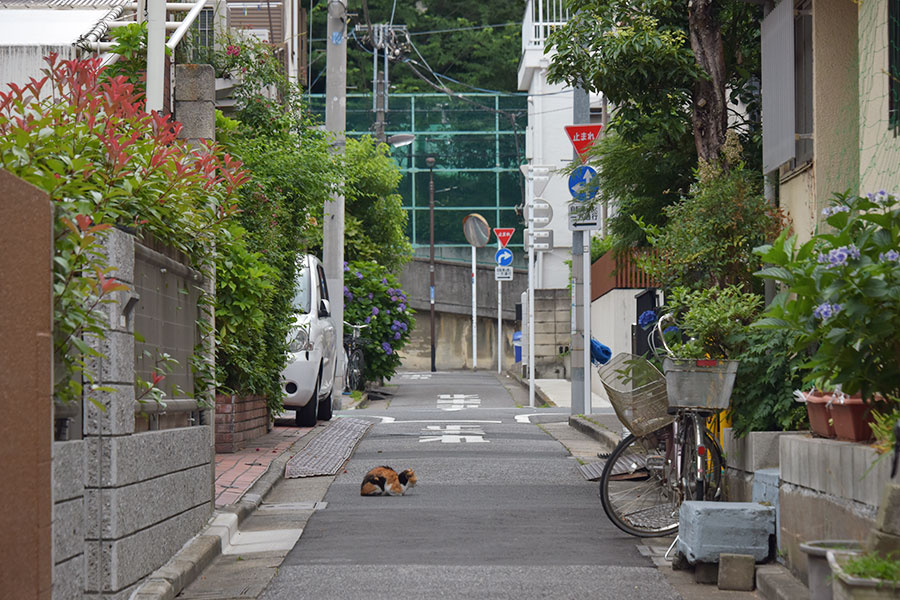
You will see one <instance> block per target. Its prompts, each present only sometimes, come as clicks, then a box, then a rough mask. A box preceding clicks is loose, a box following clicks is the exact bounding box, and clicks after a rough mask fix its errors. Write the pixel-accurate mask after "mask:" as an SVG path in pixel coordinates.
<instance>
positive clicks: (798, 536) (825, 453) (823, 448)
mask: <svg viewBox="0 0 900 600" xmlns="http://www.w3.org/2000/svg"><path fill="white" fill-rule="evenodd" d="M779 441H780V456H781V473H780V475H781V487H780V489H779V499H778V500H779V508H780V519H779V521H780V532H779V533H780V536H779V538H780V549H781V552H782V553H783V556H784V558H785V562H786V563H787V564H788V566H789V567H790V568H791V570H792V571H794V573H795V574H797V575H798V576H799V577H800V578H801V579H802V580H803V581H806V580H807V569H808V567H807V560H806V555H805V554H804V553H803V552H802V551H800V544H801V543H802V542H806V541H811V540H823V539H849V540H857V541H860V542H864V541H865V539H866V537H867V536H868V534H869V532H870V530H871V529H872V527H873V526H874V524H875V517H876V514H877V510H878V506H879V503H880V500H881V494H882V490H883V489H884V487H885V485H886V484H887V483H888V482H889V476H890V461H887V460H880V461H877V462H876V459H877V458H879V455H878V454H877V453H876V452H875V450H874V449H872V448H871V447H869V446H867V445H864V444H854V443H851V442H841V441H837V440H826V439H820V438H813V437H810V436H809V435H785V436H782V437H781V438H780V440H779Z"/></svg>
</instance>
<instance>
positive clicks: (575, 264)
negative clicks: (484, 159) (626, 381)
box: [569, 88, 591, 415]
mask: <svg viewBox="0 0 900 600" xmlns="http://www.w3.org/2000/svg"><path fill="white" fill-rule="evenodd" d="M573 104H574V106H573V115H572V116H573V121H574V122H575V123H576V124H578V123H589V122H590V99H589V97H588V93H587V90H584V89H581V88H576V89H575V92H574V103H573ZM574 154H575V156H574V158H575V160H580V159H579V157H578V153H577V152H575V153H574ZM584 238H585V235H584V232H583V231H573V232H572V315H571V319H572V332H571V341H570V343H569V358H570V361H571V362H570V363H569V368H570V369H571V372H572V388H571V390H572V391H571V393H572V398H571V407H572V414H573V415H577V414H582V413H583V414H590V412H591V406H590V404H589V403H586V402H585V398H590V395H588V394H590V389H591V371H590V343H591V340H590V338H588V339H585V336H584V332H585V331H586V330H587V328H589V327H590V318H591V317H590V303H588V305H587V306H585V303H584V298H585V290H584V282H585V277H584V271H585V261H587V269H590V262H591V255H590V249H589V250H588V254H587V258H585V254H584ZM588 238H590V236H588ZM586 359H587V365H588V366H587V367H585V364H586V363H585V361H586Z"/></svg>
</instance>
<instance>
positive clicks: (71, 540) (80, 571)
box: [52, 440, 86, 599]
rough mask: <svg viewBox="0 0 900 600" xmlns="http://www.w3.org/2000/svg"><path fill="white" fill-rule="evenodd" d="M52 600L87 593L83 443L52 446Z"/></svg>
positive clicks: (65, 443)
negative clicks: (85, 581) (85, 588)
mask: <svg viewBox="0 0 900 600" xmlns="http://www.w3.org/2000/svg"><path fill="white" fill-rule="evenodd" d="M52 451H53V575H52V580H53V596H52V597H53V598H54V599H65V598H78V597H80V596H81V595H82V594H83V591H84V558H85V552H84V527H85V517H86V514H85V508H84V467H85V464H84V442H83V441H81V440H77V441H71V442H54V443H53V450H52Z"/></svg>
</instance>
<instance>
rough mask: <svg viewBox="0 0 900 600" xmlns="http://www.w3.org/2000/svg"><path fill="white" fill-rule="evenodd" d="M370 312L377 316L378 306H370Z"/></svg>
mask: <svg viewBox="0 0 900 600" xmlns="http://www.w3.org/2000/svg"><path fill="white" fill-rule="evenodd" d="M372 314H373V315H375V316H378V307H377V306H373V307H372Z"/></svg>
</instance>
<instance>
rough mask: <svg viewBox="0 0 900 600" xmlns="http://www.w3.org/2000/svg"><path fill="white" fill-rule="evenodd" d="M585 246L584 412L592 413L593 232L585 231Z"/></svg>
mask: <svg viewBox="0 0 900 600" xmlns="http://www.w3.org/2000/svg"><path fill="white" fill-rule="evenodd" d="M584 241H585V246H587V248H585V251H584V275H583V276H582V281H583V282H584V284H583V285H584V298H583V299H582V306H584V414H586V415H589V414H591V408H592V406H591V404H592V400H593V396H592V395H591V375H592V373H591V295H592V294H591V232H590V231H585V232H584Z"/></svg>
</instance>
